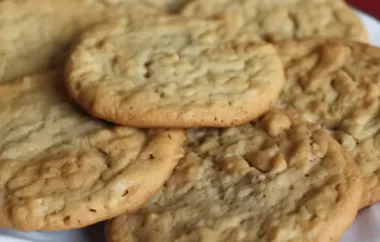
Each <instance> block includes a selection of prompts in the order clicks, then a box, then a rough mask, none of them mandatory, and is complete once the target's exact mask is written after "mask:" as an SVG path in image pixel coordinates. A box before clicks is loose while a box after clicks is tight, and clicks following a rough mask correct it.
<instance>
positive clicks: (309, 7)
mask: <svg viewBox="0 0 380 242" xmlns="http://www.w3.org/2000/svg"><path fill="white" fill-rule="evenodd" d="M221 13H229V14H230V15H231V17H232V18H236V19H238V21H237V27H239V26H248V27H249V28H251V29H252V31H256V32H257V33H258V34H259V35H260V36H261V37H262V38H264V39H266V40H269V41H272V40H283V39H294V38H300V37H306V36H312V35H320V36H328V37H336V38H350V39H355V40H360V41H365V42H366V41H367V39H368V35H367V32H366V29H365V26H364V25H363V24H362V22H361V21H360V19H359V17H358V16H357V15H356V14H355V12H354V11H352V10H351V9H350V8H349V7H348V6H347V4H346V3H345V2H344V1H342V0H280V1H278V0H207V1H204V0H194V1H192V2H190V3H189V4H188V5H186V6H185V8H184V9H183V10H182V14H183V15H185V16H195V17H206V16H213V15H218V14H221Z"/></svg>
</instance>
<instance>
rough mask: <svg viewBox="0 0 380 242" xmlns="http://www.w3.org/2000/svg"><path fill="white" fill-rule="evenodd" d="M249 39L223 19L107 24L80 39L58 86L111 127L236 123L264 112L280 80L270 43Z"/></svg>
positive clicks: (249, 35) (278, 63)
mask: <svg viewBox="0 0 380 242" xmlns="http://www.w3.org/2000/svg"><path fill="white" fill-rule="evenodd" d="M250 40H258V38H257V36H256V35H255V34H252V33H250V32H249V31H245V30H244V31H241V30H236V29H232V28H230V25H229V23H228V22H227V21H225V20H224V19H223V18H220V19H213V20H196V19H187V18H180V17H174V16H163V17H159V18H152V19H151V20H146V21H143V22H141V21H134V20H133V19H132V20H130V19H120V20H118V21H111V22H109V23H106V24H103V25H100V26H98V27H97V28H94V29H93V30H90V31H88V32H86V33H85V34H84V35H83V36H82V37H81V38H80V40H79V41H78V44H77V45H76V46H75V47H74V48H73V52H72V53H71V56H70V58H69V60H68V62H67V63H66V83H67V87H68V90H69V93H70V94H71V96H72V97H73V98H74V99H75V100H76V101H77V102H78V103H79V104H80V105H82V106H83V108H84V109H86V110H87V111H88V112H89V113H90V114H91V115H93V116H95V117H98V118H102V119H105V120H108V121H110V122H113V123H117V124H122V125H130V126H136V127H204V126H216V127H225V126H231V125H236V124H240V123H244V122H248V121H250V120H252V119H254V118H256V117H258V116H260V115H261V114H262V113H263V112H265V111H267V110H268V109H269V108H270V106H271V105H272V103H273V102H274V101H275V99H276V98H277V97H278V95H279V93H280V91H281V89H282V86H283V83H284V76H283V69H282V65H281V61H280V60H279V57H278V56H277V53H276V52H275V49H274V48H273V46H272V45H270V44H267V43H263V42H250ZM247 41H248V42H249V43H246V42H247Z"/></svg>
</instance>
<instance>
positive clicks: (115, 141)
mask: <svg viewBox="0 0 380 242" xmlns="http://www.w3.org/2000/svg"><path fill="white" fill-rule="evenodd" d="M63 90H64V88H63V79H62V76H61V74H60V73H48V74H45V75H41V76H34V77H25V78H23V79H22V80H19V81H14V82H12V83H11V84H4V85H1V86H0V94H1V97H2V99H1V100H2V101H1V103H0V120H1V123H0V134H1V140H0V227H2V228H15V229H19V230H26V231H35V230H61V229H70V228H78V227H84V226H86V225H89V224H93V223H96V222H98V221H101V220H105V219H108V218H111V217H113V216H116V215H118V214H120V213H123V212H125V211H133V210H134V209H136V208H138V207H139V206H141V205H142V204H144V203H145V202H146V201H147V200H149V199H150V198H151V197H152V196H153V195H154V193H155V192H156V191H157V189H159V188H160V186H161V185H162V184H163V183H164V181H165V180H166V179H167V178H168V177H169V175H170V173H171V172H172V170H173V169H174V167H175V165H176V164H177V162H178V160H179V159H180V158H181V157H182V155H183V148H182V145H183V142H184V139H185V134H184V132H183V131H181V130H157V131H153V130H140V129H134V128H127V127H116V126H113V125H110V124H105V123H103V122H101V121H97V120H94V119H92V118H91V117H89V116H87V115H86V114H84V113H82V111H80V110H79V109H77V108H76V107H74V106H73V103H71V102H69V101H68V100H67V96H66V95H65V93H64V91H63Z"/></svg>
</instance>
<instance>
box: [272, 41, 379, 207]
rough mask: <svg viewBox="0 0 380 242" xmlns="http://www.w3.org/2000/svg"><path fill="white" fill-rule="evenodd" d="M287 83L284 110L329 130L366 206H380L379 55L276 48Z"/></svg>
mask: <svg viewBox="0 0 380 242" xmlns="http://www.w3.org/2000/svg"><path fill="white" fill-rule="evenodd" d="M277 47H278V51H279V54H280V55H281V57H282V59H283V63H284V66H285V70H286V76H287V82H286V87H285V90H284V91H283V93H282V95H281V97H280V100H279V101H278V105H279V106H283V107H293V108H294V109H296V110H298V111H299V112H300V113H301V114H302V116H304V118H306V119H307V120H309V121H311V122H316V123H319V124H321V125H322V126H323V127H325V128H327V129H329V130H330V131H331V132H332V134H333V135H334V137H335V138H336V139H337V140H338V141H339V142H340V143H342V144H343V146H345V147H346V148H347V149H348V150H349V151H350V152H351V153H353V155H354V157H355V160H356V162H357V163H358V165H359V167H360V170H361V172H362V173H363V177H364V192H363V199H362V206H363V207H364V206H367V205H370V204H372V203H374V202H376V201H379V200H380V49H379V48H376V47H372V46H370V45H367V44H362V43H356V42H350V41H339V40H328V39H315V38H310V39H304V40H299V41H283V42H278V43H277Z"/></svg>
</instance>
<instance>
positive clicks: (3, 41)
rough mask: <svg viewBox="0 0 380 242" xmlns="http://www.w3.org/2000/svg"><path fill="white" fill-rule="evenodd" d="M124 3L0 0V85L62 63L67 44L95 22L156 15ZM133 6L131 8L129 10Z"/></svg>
mask: <svg viewBox="0 0 380 242" xmlns="http://www.w3.org/2000/svg"><path fill="white" fill-rule="evenodd" d="M133 2H134V1H127V0H122V1H121V0H118V1H117V0H116V1H115V0H38V2H36V1H35V0H4V1H0V32H1V33H2V34H1V35H0V82H8V81H11V80H13V79H14V78H16V77H21V76H24V75H27V74H31V73H38V72H40V71H44V70H47V69H49V68H51V67H52V66H55V65H58V64H62V62H63V59H65V57H66V54H65V53H66V52H67V49H68V47H69V45H70V44H71V42H72V41H73V40H74V39H75V38H76V37H77V36H78V35H79V34H80V33H81V32H82V31H83V30H85V29H87V28H88V27H90V26H92V25H93V24H95V23H98V22H101V21H103V20H105V19H107V18H109V17H113V16H115V15H119V14H130V15H134V14H138V15H139V16H140V17H142V16H144V15H149V14H155V13H157V12H158V10H156V9H155V8H153V7H151V6H147V5H145V4H141V3H139V4H133V5H132V3H133ZM131 6H133V7H131Z"/></svg>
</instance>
